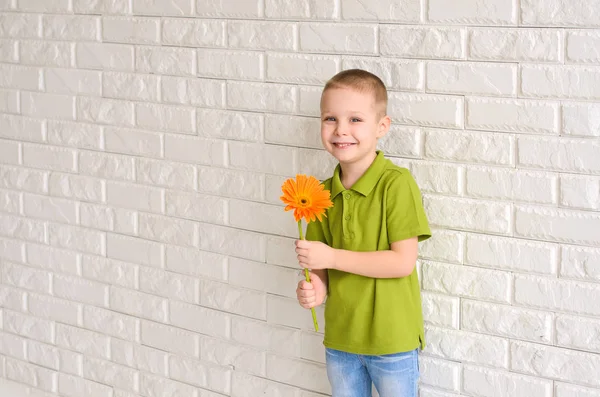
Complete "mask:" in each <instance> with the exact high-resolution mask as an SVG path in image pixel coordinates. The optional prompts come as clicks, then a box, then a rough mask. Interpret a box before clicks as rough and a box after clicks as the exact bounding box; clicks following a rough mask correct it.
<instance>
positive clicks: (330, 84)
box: [321, 69, 388, 117]
mask: <svg viewBox="0 0 600 397" xmlns="http://www.w3.org/2000/svg"><path fill="white" fill-rule="evenodd" d="M333 88H350V89H353V90H356V91H358V92H370V93H372V94H373V96H374V98H375V106H376V107H379V111H378V112H377V113H378V114H379V115H380V117H383V116H385V115H386V114H387V102H388V96H387V89H386V88H385V84H383V81H381V79H380V78H379V77H377V76H375V75H374V74H373V73H370V72H367V71H366V70H362V69H348V70H344V71H342V72H340V73H338V74H336V75H335V76H333V77H332V78H331V79H329V81H327V83H326V84H325V87H324V88H323V93H325V91H327V90H329V89H333ZM322 95H323V94H321V98H322Z"/></svg>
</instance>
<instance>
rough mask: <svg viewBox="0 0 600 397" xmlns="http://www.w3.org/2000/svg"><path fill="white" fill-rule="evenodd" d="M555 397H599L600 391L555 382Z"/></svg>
mask: <svg viewBox="0 0 600 397" xmlns="http://www.w3.org/2000/svg"><path fill="white" fill-rule="evenodd" d="M555 385H556V387H555V392H554V393H555V394H554V395H555V396H556V397H569V396H577V397H599V396H600V391H598V389H596V388H594V389H590V388H587V387H581V386H574V385H570V384H565V383H559V382H555Z"/></svg>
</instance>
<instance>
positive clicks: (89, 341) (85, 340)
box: [56, 323, 110, 359]
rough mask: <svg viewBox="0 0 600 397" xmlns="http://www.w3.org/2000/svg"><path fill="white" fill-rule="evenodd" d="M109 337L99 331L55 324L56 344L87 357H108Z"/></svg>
mask: <svg viewBox="0 0 600 397" xmlns="http://www.w3.org/2000/svg"><path fill="white" fill-rule="evenodd" d="M109 343H110V338H109V337H108V336H106V335H103V334H101V333H97V332H92V331H88V330H84V329H81V328H76V327H71V326H68V325H63V324H60V323H58V324H56V345H57V346H58V347H62V348H65V349H69V350H74V351H76V352H79V353H83V354H84V355H86V356H89V357H99V358H105V359H108V357H109V354H110V345H109Z"/></svg>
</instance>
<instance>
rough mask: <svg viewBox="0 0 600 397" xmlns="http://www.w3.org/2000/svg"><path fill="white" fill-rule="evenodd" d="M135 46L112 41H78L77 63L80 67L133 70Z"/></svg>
mask: <svg viewBox="0 0 600 397" xmlns="http://www.w3.org/2000/svg"><path fill="white" fill-rule="evenodd" d="M134 59H135V58H134V47H133V46H129V45H124V44H112V43H76V44H75V63H76V65H77V67H78V68H83V69H98V70H117V71H126V72H132V71H133V69H134Z"/></svg>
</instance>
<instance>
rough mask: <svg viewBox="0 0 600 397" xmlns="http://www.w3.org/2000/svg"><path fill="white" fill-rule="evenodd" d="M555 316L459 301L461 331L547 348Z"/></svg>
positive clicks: (550, 339)
mask: <svg viewBox="0 0 600 397" xmlns="http://www.w3.org/2000/svg"><path fill="white" fill-rule="evenodd" d="M553 323H554V316H553V314H552V313H549V312H539V311H533V310H524V309H521V308H516V307H510V306H501V305H494V304H488V303H482V302H476V301H468V300H463V301H462V312H461V327H460V328H461V329H463V330H466V331H473V332H477V333H485V334H492V335H497V336H503V337H506V338H513V339H519V340H530V341H532V342H539V343H547V344H550V343H552V341H553Z"/></svg>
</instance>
